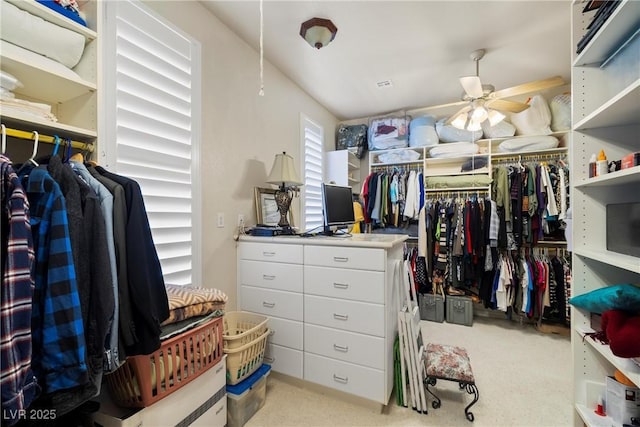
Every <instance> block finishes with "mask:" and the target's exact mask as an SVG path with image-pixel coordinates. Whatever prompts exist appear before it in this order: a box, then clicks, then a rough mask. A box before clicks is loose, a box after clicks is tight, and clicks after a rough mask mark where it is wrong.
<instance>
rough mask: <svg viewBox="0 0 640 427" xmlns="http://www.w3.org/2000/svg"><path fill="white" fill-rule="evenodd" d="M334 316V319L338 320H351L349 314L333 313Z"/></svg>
mask: <svg viewBox="0 0 640 427" xmlns="http://www.w3.org/2000/svg"><path fill="white" fill-rule="evenodd" d="M333 318H334V319H338V320H349V315H348V314H338V313H333Z"/></svg>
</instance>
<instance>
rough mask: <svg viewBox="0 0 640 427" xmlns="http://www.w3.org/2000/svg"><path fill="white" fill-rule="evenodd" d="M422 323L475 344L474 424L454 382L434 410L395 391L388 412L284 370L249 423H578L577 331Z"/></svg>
mask: <svg viewBox="0 0 640 427" xmlns="http://www.w3.org/2000/svg"><path fill="white" fill-rule="evenodd" d="M420 326H421V328H422V334H423V337H424V340H425V342H433V343H439V344H449V345H458V346H462V347H465V348H466V349H467V353H468V354H469V358H470V359H471V365H472V368H473V372H474V376H475V380H476V385H477V387H478V390H479V392H480V399H479V400H478V402H477V403H476V404H475V405H474V406H473V407H472V408H471V411H472V412H473V413H474V415H475V421H474V422H473V423H471V422H469V421H467V420H466V418H465V416H464V407H465V406H466V405H467V404H468V403H470V402H471V400H472V398H471V395H469V394H467V393H464V392H461V391H459V390H458V384H457V383H453V382H449V381H438V383H437V385H436V388H435V389H436V390H437V391H438V393H437V394H438V396H439V397H440V398H441V399H442V406H441V407H440V408H439V409H432V408H431V406H430V407H429V413H428V414H419V413H417V412H416V411H414V410H412V409H411V408H404V407H400V406H397V405H396V403H395V396H394V395H392V396H391V400H390V402H389V404H388V405H387V406H385V407H383V408H382V410H381V406H380V405H377V406H376V405H371V404H367V402H359V401H354V400H353V399H349V398H347V397H346V396H345V395H342V394H336V393H333V392H331V391H330V390H327V389H322V388H319V387H315V386H307V385H306V383H303V382H299V381H290V380H289V379H288V378H287V377H284V376H282V375H277V374H276V375H270V376H269V377H268V380H267V394H266V401H265V405H264V406H263V407H262V409H260V410H259V411H258V412H257V413H256V414H255V415H254V416H253V417H252V418H251V419H250V420H249V421H248V422H247V424H246V426H247V427H258V426H269V427H271V426H273V427H276V426H278V427H281V426H309V427H311V426H336V427H337V426H469V427H483V426H487V427H489V426H490V427H512V426H523V427H547V426H548V427H559V426H571V425H573V421H572V414H573V404H572V400H573V398H572V396H573V386H572V357H571V345H570V339H569V337H565V336H561V335H554V334H545V333H541V332H538V331H536V330H535V329H534V328H533V326H531V325H520V324H518V323H515V322H510V321H507V320H502V319H487V318H481V317H476V318H475V319H474V324H473V326H472V327H467V326H462V325H456V324H450V323H446V322H445V323H433V322H426V321H422V322H421V325H420ZM430 401H431V399H429V402H430ZM429 405H431V403H429Z"/></svg>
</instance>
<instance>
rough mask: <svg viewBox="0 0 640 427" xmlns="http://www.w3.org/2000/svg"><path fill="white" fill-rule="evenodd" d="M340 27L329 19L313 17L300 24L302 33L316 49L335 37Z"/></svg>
mask: <svg viewBox="0 0 640 427" xmlns="http://www.w3.org/2000/svg"><path fill="white" fill-rule="evenodd" d="M337 32H338V28H337V27H336V26H335V25H334V24H333V22H331V21H330V20H329V19H323V18H311V19H309V20H308V21H305V22H303V23H302V25H300V35H301V36H302V38H303V39H305V40H306V41H307V43H309V44H310V45H311V47H315V48H316V49H320V48H322V47H325V46H326V45H328V44H329V43H331V41H332V40H333V39H334V38H335V36H336V33H337Z"/></svg>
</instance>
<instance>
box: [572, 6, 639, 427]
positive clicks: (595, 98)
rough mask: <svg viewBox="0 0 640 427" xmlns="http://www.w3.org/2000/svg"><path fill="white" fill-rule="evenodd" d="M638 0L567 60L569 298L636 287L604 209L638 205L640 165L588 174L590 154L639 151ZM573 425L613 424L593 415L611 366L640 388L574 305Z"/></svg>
mask: <svg viewBox="0 0 640 427" xmlns="http://www.w3.org/2000/svg"><path fill="white" fill-rule="evenodd" d="M584 6H585V3H584V2H580V1H575V2H574V3H573V6H572V17H571V21H572V46H576V45H577V43H578V41H579V40H580V39H581V38H582V36H583V35H584V33H585V32H586V30H587V26H588V25H589V23H590V21H591V19H592V17H593V13H588V14H583V13H582V10H583V8H584ZM639 20H640V2H638V1H633V0H623V1H622V2H621V3H620V4H619V6H618V7H617V9H616V10H615V11H614V13H613V14H612V15H611V16H610V17H609V19H608V20H607V22H606V23H605V24H604V25H603V26H602V27H601V28H600V30H599V31H598V33H597V34H596V35H595V36H594V37H593V38H592V40H591V41H590V42H589V43H588V45H587V46H586V47H585V48H584V50H583V51H582V52H581V53H580V54H575V53H574V55H573V58H572V65H573V66H572V76H571V81H572V116H573V117H572V123H573V132H572V138H571V140H572V144H571V149H570V163H571V165H572V167H571V185H572V188H571V201H572V206H573V243H574V253H573V278H572V279H573V282H572V293H573V295H580V294H584V293H586V292H589V291H592V290H594V289H598V288H602V287H606V286H610V285H614V284H619V283H633V284H636V285H640V258H638V257H634V256H630V255H623V254H619V253H616V252H612V251H609V250H607V245H606V219H607V218H606V206H607V205H608V204H613V203H634V202H640V192H638V190H637V188H638V185H640V167H634V168H630V169H625V170H622V171H618V172H613V173H610V174H606V175H603V176H599V177H594V178H589V175H588V163H589V158H590V157H591V155H592V154H594V153H595V154H597V153H598V152H599V151H600V150H601V149H603V150H604V151H605V153H606V155H607V158H608V159H610V160H611V159H616V160H617V159H620V158H622V157H623V156H625V155H627V154H629V153H631V152H634V151H638V150H639V149H640V144H639V142H638V135H640V55H639V54H638V51H639V49H638V46H640V36H638V28H637V23H638V21H639ZM571 318H572V329H573V333H572V335H571V345H572V348H573V358H574V360H573V362H574V363H573V365H574V373H573V377H574V401H575V416H574V425H575V426H582V425H583V424H586V425H587V426H601V425H612V423H611V420H608V419H605V418H603V417H599V416H597V415H595V414H594V413H593V410H594V409H595V406H594V404H595V402H596V401H597V398H599V397H600V396H603V395H604V391H605V381H606V377H607V376H610V375H613V373H614V371H615V370H616V369H619V370H620V371H622V372H623V373H624V374H625V375H626V376H627V377H628V378H630V379H631V380H632V381H633V382H635V383H636V384H637V385H639V386H640V367H638V366H637V365H636V364H635V363H633V362H632V361H631V360H629V359H623V358H620V357H617V356H615V355H614V354H613V353H612V352H611V349H610V348H609V346H608V345H602V344H600V343H598V342H596V341H594V340H592V339H590V338H585V339H583V337H584V335H585V333H587V332H590V331H591V326H590V325H591V322H590V313H588V312H586V311H584V310H581V309H576V308H575V307H573V308H572V316H571Z"/></svg>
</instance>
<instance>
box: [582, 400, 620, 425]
mask: <svg viewBox="0 0 640 427" xmlns="http://www.w3.org/2000/svg"><path fill="white" fill-rule="evenodd" d="M576 411H577V412H578V414H580V418H582V421H584V423H585V424H586V425H587V426H589V427H611V426H612V425H613V421H612V420H611V418H609V417H601V416H600V415H597V414H596V413H595V412H594V410H593V409H589V408H587V407H586V406H584V405H581V404H579V403H576Z"/></svg>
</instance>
